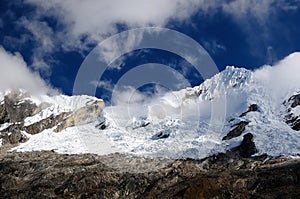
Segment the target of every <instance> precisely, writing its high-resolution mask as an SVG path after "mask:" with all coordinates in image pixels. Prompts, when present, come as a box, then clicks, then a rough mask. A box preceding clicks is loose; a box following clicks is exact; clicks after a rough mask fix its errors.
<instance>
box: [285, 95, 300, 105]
mask: <svg viewBox="0 0 300 199" xmlns="http://www.w3.org/2000/svg"><path fill="white" fill-rule="evenodd" d="M288 101H289V102H291V107H292V108H295V107H296V106H299V105H300V94H297V95H293V96H292V97H291V98H290V99H289V100H288Z"/></svg>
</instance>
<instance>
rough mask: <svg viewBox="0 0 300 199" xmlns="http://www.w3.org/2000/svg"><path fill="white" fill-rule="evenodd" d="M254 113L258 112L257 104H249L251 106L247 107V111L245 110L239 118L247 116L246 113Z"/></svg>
mask: <svg viewBox="0 0 300 199" xmlns="http://www.w3.org/2000/svg"><path fill="white" fill-rule="evenodd" d="M255 111H258V106H257V104H251V105H250V106H249V107H248V110H247V111H246V112H244V113H242V114H241V115H240V117H244V116H246V115H247V113H249V112H255Z"/></svg>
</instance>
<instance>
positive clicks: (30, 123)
mask: <svg viewBox="0 0 300 199" xmlns="http://www.w3.org/2000/svg"><path fill="white" fill-rule="evenodd" d="M299 57H300V56H299V53H298V54H297V53H295V54H292V55H290V56H288V57H287V58H286V59H284V60H283V61H281V62H279V63H278V64H277V65H275V66H273V67H271V66H264V67H263V68H261V69H259V70H256V71H249V70H247V69H244V68H235V67H232V66H228V67H227V68H226V69H225V70H224V71H222V72H220V73H218V74H216V75H215V76H213V77H212V78H210V79H207V80H205V81H204V82H203V83H202V84H201V85H199V86H196V87H194V88H186V89H183V90H180V91H174V92H168V93H165V94H164V95H162V96H159V97H156V98H154V99H153V100H148V101H147V102H146V103H128V104H126V105H124V104H121V105H113V106H107V107H104V102H103V101H102V100H100V99H97V98H95V97H90V96H71V97H69V96H64V95H56V96H47V95H40V96H31V95H29V94H28V93H27V92H25V91H22V90H19V91H10V92H5V93H2V94H1V95H0V101H1V104H0V123H1V127H0V132H1V135H0V136H1V137H0V139H1V144H2V145H6V144H17V143H21V144H19V145H18V146H16V147H15V148H13V150H17V151H36V150H38V151H39V150H54V151H57V152H59V153H72V154H73V153H75V154H76V153H96V154H109V153H114V152H120V153H130V154H135V155H142V156H150V157H166V158H175V159H177V158H194V159H200V158H204V157H207V156H209V155H212V154H216V153H218V152H225V151H226V150H229V149H233V148H235V147H236V146H238V145H239V144H240V143H242V140H243V136H244V135H246V134H251V140H253V141H254V143H255V146H256V148H255V150H253V152H252V154H251V155H253V154H254V155H262V154H268V155H270V156H282V155H283V156H293V155H298V154H299V152H300V146H299V144H298V143H299V141H300V134H299V132H298V131H299V130H300V127H299V126H300V122H299V121H300V103H299V99H300V98H299V96H300V94H299V93H298V91H300V87H299V85H300V80H299V78H298V77H297V76H295V75H294V72H293V71H295V70H297V67H298V63H299V62H298V61H297V60H299ZM290 70H293V71H290ZM278 81H280V82H278ZM281 81H282V82H281ZM285 81H288V82H285Z"/></svg>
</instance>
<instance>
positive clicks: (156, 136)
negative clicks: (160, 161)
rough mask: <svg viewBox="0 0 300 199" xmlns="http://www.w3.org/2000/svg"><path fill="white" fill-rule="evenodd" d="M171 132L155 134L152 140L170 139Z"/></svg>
mask: <svg viewBox="0 0 300 199" xmlns="http://www.w3.org/2000/svg"><path fill="white" fill-rule="evenodd" d="M170 133H171V132H170V130H169V129H166V130H163V131H160V132H158V133H157V134H155V135H154V136H152V138H151V139H152V140H158V139H164V138H168V137H169V136H170Z"/></svg>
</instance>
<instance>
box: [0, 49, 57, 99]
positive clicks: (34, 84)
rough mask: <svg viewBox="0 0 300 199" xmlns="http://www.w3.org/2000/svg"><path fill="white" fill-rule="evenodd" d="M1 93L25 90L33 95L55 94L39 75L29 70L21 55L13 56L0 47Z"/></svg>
mask: <svg viewBox="0 0 300 199" xmlns="http://www.w3.org/2000/svg"><path fill="white" fill-rule="evenodd" d="M0 63H1V64H0V71H1V73H0V92H1V91H2V92H5V91H7V89H12V90H15V89H25V90H26V91H28V92H30V93H31V94H46V93H49V92H54V91H53V90H52V89H51V88H50V87H49V86H48V85H47V84H46V83H45V82H44V80H42V79H41V78H40V76H39V75H38V74H37V73H33V72H32V71H30V69H29V68H28V66H27V64H26V63H25V61H24V60H23V58H22V56H21V55H20V54H19V53H15V54H11V53H9V52H7V51H6V50H5V49H4V48H3V47H2V46H0Z"/></svg>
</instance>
